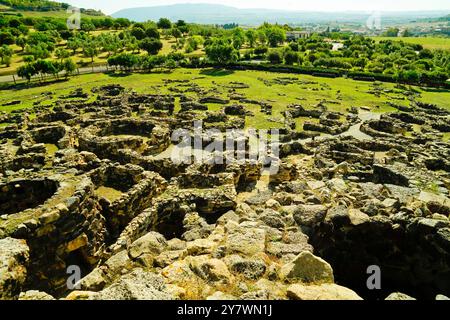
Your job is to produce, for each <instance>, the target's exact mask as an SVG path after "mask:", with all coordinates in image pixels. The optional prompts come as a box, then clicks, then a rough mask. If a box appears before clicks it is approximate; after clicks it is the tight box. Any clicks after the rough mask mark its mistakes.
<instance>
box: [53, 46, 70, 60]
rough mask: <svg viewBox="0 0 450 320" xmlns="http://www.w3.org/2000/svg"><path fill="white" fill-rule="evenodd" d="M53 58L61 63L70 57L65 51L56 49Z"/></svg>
mask: <svg viewBox="0 0 450 320" xmlns="http://www.w3.org/2000/svg"><path fill="white" fill-rule="evenodd" d="M55 56H56V57H57V58H58V59H59V60H60V62H62V61H63V59H66V58H68V57H70V52H69V51H67V50H66V49H62V48H58V49H56V51H55Z"/></svg>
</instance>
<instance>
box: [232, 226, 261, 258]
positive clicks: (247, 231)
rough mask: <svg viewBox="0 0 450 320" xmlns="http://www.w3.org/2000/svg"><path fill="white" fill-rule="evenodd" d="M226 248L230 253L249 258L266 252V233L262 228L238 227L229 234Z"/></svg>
mask: <svg viewBox="0 0 450 320" xmlns="http://www.w3.org/2000/svg"><path fill="white" fill-rule="evenodd" d="M226 247H227V251H228V252H229V253H242V254H244V255H247V256H252V255H255V254H257V253H259V252H264V249H265V247H266V231H265V230H264V229H260V228H251V227H242V226H237V227H236V228H235V229H233V230H230V232H229V233H228V236H227V239H226Z"/></svg>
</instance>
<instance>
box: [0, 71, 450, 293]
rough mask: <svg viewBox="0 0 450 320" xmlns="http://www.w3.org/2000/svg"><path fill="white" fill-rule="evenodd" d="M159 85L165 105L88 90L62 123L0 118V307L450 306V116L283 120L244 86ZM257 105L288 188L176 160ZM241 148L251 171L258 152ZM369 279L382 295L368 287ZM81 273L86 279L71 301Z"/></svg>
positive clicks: (297, 109) (49, 114)
mask: <svg viewBox="0 0 450 320" xmlns="http://www.w3.org/2000/svg"><path fill="white" fill-rule="evenodd" d="M273 81H275V83H277V84H283V85H287V84H296V85H300V86H308V85H311V83H308V82H304V81H303V82H302V81H301V80H298V79H296V78H279V79H278V78H277V79H275V80H273ZM264 83H265V85H267V86H270V85H272V82H270V81H264ZM164 85H165V86H166V87H167V88H168V89H169V92H170V94H168V95H164V94H146V93H136V92H133V91H131V90H129V89H127V88H124V87H122V86H120V85H107V86H102V87H98V88H94V89H93V90H92V91H91V92H87V91H83V90H81V89H76V90H74V91H72V92H70V93H69V94H68V95H65V96H61V97H59V100H58V101H57V102H56V103H55V105H53V106H52V108H51V109H49V108H48V107H43V106H41V105H40V104H36V105H35V106H34V107H32V108H31V109H26V110H19V111H15V112H14V113H11V114H1V115H0V121H2V122H8V123H9V125H7V126H3V127H2V128H0V163H1V167H0V298H1V299H21V300H48V299H55V298H56V299H68V300H80V299H81V300H86V299H92V300H98V299H241V300H242V299H243V300H255V299H296V300H297V299H298V300H316V299H331V300H333V299H349V300H358V299H362V298H364V299H385V298H387V297H388V299H405V298H408V299H409V298H411V297H413V298H417V299H435V297H436V296H438V297H439V299H442V298H445V296H449V295H450V220H449V215H450V199H449V185H450V176H449V172H450V161H449V159H450V148H449V143H448V142H445V139H443V137H444V136H448V132H449V129H450V122H449V116H450V114H449V113H448V112H447V111H446V110H444V109H441V108H439V106H435V105H430V104H425V103H422V102H419V101H416V99H415V98H414V96H413V95H412V96H411V95H408V98H409V102H410V103H409V106H401V105H395V104H392V106H393V107H394V108H396V109H397V111H396V112H391V113H384V114H381V113H378V112H375V111H376V110H370V109H369V110H368V109H367V108H358V107H354V106H347V107H348V109H347V112H335V111H332V110H334V108H331V107H330V106H333V105H334V104H340V102H339V101H335V100H323V101H318V103H317V105H315V106H312V107H305V106H302V105H300V104H293V105H290V106H289V108H288V111H285V112H283V114H275V112H274V111H273V107H272V104H271V102H269V101H258V100H255V99H253V98H250V97H246V96H245V95H244V94H242V93H241V92H240V91H239V90H240V89H242V88H247V87H248V86H247V85H246V84H244V83H239V82H232V83H230V84H229V85H228V86H225V87H223V88H220V89H221V90H225V92H226V94H225V95H224V94H221V93H222V92H221V91H220V90H219V88H218V87H214V88H213V89H206V88H202V87H201V86H200V85H198V84H195V83H193V82H192V83H191V82H190V81H182V82H180V81H172V80H165V81H164ZM320 90H327V88H326V87H322V88H321V89H320ZM374 90H375V89H374ZM299 101H301V99H299ZM11 103H13V102H11ZM19 103H20V102H19ZM249 104H250V105H257V106H259V107H260V112H261V113H263V114H264V115H265V117H266V119H267V120H269V121H273V122H274V123H277V124H278V125H281V126H282V128H281V130H280V132H281V137H280V143H279V145H278V148H279V150H280V155H279V157H274V158H272V160H273V161H275V162H276V163H277V164H278V167H279V170H278V171H277V172H275V173H274V174H272V175H267V169H268V168H267V161H266V160H267V159H259V160H257V161H253V160H245V161H237V160H234V161H225V162H223V163H217V162H214V161H210V160H212V159H215V158H218V157H223V156H224V155H225V156H227V159H228V158H233V157H235V156H236V155H237V153H235V152H232V153H225V154H222V153H220V154H217V153H212V154H211V155H210V156H209V157H207V158H206V159H204V161H203V162H200V163H199V162H191V163H178V162H176V161H174V160H173V159H172V158H171V156H170V155H171V152H172V151H173V150H174V149H175V148H176V146H174V142H173V141H172V140H171V138H172V134H173V133H174V131H175V130H177V129H180V128H185V129H187V130H188V132H190V134H191V135H193V134H194V133H193V128H194V121H202V122H203V124H204V126H205V128H206V129H207V128H216V129H218V131H219V132H218V133H217V135H218V136H219V137H221V138H223V139H225V130H226V129H231V128H234V129H244V128H246V123H247V121H248V120H249V119H251V118H252V117H254V116H255V114H254V112H251V111H250V110H249V109H248V107H247V106H248V105H249ZM212 106H214V108H212ZM31 114H34V115H35V116H33V117H32V116H31ZM280 119H281V120H280ZM299 120H302V121H299ZM303 120H304V121H303ZM299 123H302V126H303V127H299ZM204 138H205V139H204V140H203V145H202V147H205V146H206V145H208V144H209V143H210V142H211V140H208V139H211V137H207V136H205V137H204ZM239 139H240V140H239V141H240V142H241V143H243V145H244V146H245V150H244V151H243V152H244V153H245V155H247V154H248V152H249V145H250V136H249V134H248V133H246V132H245V131H243V133H242V134H241V136H239ZM223 141H225V140H223ZM189 147H190V148H194V146H193V145H191V146H188V148H189ZM191 160H192V159H191ZM371 265H375V266H379V268H380V270H381V276H382V289H381V290H369V288H367V286H366V280H367V277H368V274H367V268H368V267H369V266H371ZM69 266H78V267H79V268H80V270H81V278H80V279H79V281H78V283H77V285H76V288H75V289H73V288H72V289H71V288H68V287H67V277H68V275H67V268H68V267H69Z"/></svg>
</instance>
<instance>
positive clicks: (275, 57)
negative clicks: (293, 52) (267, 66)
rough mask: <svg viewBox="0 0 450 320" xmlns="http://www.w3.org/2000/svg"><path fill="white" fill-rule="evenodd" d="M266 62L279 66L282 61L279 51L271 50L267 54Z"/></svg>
mask: <svg viewBox="0 0 450 320" xmlns="http://www.w3.org/2000/svg"><path fill="white" fill-rule="evenodd" d="M267 60H269V61H270V63H272V64H279V63H281V61H283V57H282V56H281V53H280V51H278V50H272V51H270V52H269V53H268V54H267Z"/></svg>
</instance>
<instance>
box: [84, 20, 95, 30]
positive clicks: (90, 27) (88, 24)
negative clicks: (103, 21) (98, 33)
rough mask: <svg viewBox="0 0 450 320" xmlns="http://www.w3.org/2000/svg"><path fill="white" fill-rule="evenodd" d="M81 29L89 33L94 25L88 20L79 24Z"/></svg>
mask: <svg viewBox="0 0 450 320" xmlns="http://www.w3.org/2000/svg"><path fill="white" fill-rule="evenodd" d="M81 30H83V31H86V32H87V33H90V32H91V31H94V30H95V26H94V25H93V24H92V23H90V22H85V23H82V24H81Z"/></svg>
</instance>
